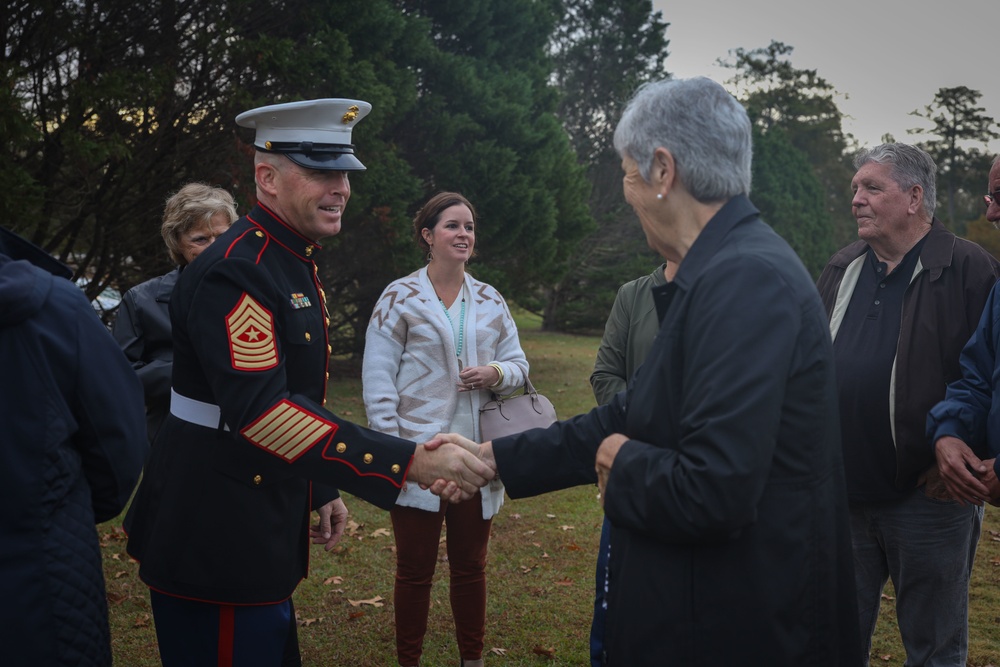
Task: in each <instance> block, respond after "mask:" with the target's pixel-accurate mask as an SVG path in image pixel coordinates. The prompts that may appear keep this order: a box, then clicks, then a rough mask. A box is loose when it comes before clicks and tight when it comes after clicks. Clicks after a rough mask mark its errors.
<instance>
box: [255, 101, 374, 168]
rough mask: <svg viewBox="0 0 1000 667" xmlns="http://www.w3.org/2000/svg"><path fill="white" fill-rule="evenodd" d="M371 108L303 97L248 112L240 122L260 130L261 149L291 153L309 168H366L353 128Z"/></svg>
mask: <svg viewBox="0 0 1000 667" xmlns="http://www.w3.org/2000/svg"><path fill="white" fill-rule="evenodd" d="M371 110H372V105H371V104H369V103H368V102H362V101H361V100H346V99H339V98H327V99H320V100H303V101H301V102H288V103H286V104H272V105H270V106H266V107H258V108H256V109H251V110H250V111H244V112H243V113H241V114H240V115H239V116H237V117H236V124H237V125H239V126H241V127H250V128H254V129H255V130H256V131H257V133H256V136H255V137H254V142H253V144H254V146H255V147H256V148H257V150H260V151H265V152H268V153H281V154H283V155H287V156H288V159H290V160H291V161H292V162H294V163H296V164H298V165H299V166H302V167H305V168H306V169H322V170H329V171H362V170H364V169H365V165H363V164H361V161H360V160H358V158H356V157H354V145H353V144H352V143H351V130H353V129H354V126H355V125H357V124H358V122H359V121H360V120H361V119H362V118H364V117H365V116H367V115H368V112H369V111H371Z"/></svg>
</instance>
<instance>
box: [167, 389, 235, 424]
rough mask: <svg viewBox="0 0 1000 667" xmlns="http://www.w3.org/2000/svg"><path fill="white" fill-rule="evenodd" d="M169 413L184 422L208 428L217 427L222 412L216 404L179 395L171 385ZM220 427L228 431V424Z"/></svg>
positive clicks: (220, 420)
mask: <svg viewBox="0 0 1000 667" xmlns="http://www.w3.org/2000/svg"><path fill="white" fill-rule="evenodd" d="M170 414H172V415H173V416H175V417H177V418H178V419H183V420H184V421H186V422H191V423H192V424H197V425H198V426H206V427H208V428H219V424H221V423H222V412H221V411H220V410H219V406H218V405H212V404H211V403H202V402H201V401H196V400H194V399H193V398H188V397H187V396H181V395H180V394H178V393H177V392H176V391H174V390H173V388H172V387H171V389H170ZM222 428H223V430H226V431H228V430H229V425H228V424H222Z"/></svg>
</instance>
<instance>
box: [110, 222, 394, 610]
mask: <svg viewBox="0 0 1000 667" xmlns="http://www.w3.org/2000/svg"><path fill="white" fill-rule="evenodd" d="M320 251H321V249H320V246H319V245H317V244H315V243H313V242H311V241H309V240H308V239H306V238H304V237H302V236H300V235H299V234H298V233H296V232H295V231H294V230H292V229H291V228H290V227H288V226H287V225H285V224H284V223H283V222H282V221H281V220H279V219H278V218H276V217H275V216H274V215H272V214H271V213H270V212H268V211H267V210H266V209H265V208H263V207H261V206H257V207H255V208H254V209H253V210H252V211H251V212H250V213H249V214H248V215H247V216H244V217H243V218H240V219H239V220H237V221H236V222H235V223H234V224H233V226H232V227H230V228H229V230H228V231H226V232H225V233H224V234H223V235H222V236H220V237H219V238H218V239H217V240H216V241H215V243H213V244H212V245H211V246H210V247H208V248H207V249H206V250H205V251H204V252H203V253H202V254H201V255H199V256H198V260H197V261H195V262H192V263H191V264H190V265H188V266H187V267H185V269H184V270H183V271H182V272H181V276H180V279H179V280H178V282H177V286H176V287H175V288H174V292H173V296H172V297H171V300H170V318H171V323H172V326H173V334H174V371H173V385H172V388H173V390H174V391H175V392H176V393H177V394H179V395H181V396H183V397H186V398H188V399H193V400H195V401H200V402H202V403H205V404H210V405H214V406H217V407H218V408H221V416H222V421H223V424H219V425H217V426H216V427H207V426H200V425H198V424H196V423H192V422H191V421H190V420H184V419H180V418H179V417H177V416H176V415H175V414H174V408H173V407H172V408H171V414H169V415H168V416H167V419H166V421H165V422H164V424H163V428H162V429H161V430H160V433H159V435H158V436H157V439H156V441H155V442H154V443H153V448H152V451H151V453H150V459H149V462H148V464H147V465H146V470H145V473H144V474H143V479H142V482H141V483H140V485H139V489H138V491H136V497H135V500H134V501H133V502H132V506H131V507H130V509H129V514H128V516H127V517H126V526H127V529H128V531H129V540H128V552H129V554H131V555H132V556H133V557H134V558H136V559H137V560H139V561H140V567H139V577H140V578H141V579H142V580H143V581H144V582H146V583H147V584H148V585H149V586H151V587H152V588H155V589H157V590H159V591H161V592H163V593H167V594H170V595H176V596H180V597H186V598H190V599H195V600H202V601H206V602H216V603H222V604H266V603H275V602H280V601H282V600H285V599H286V598H288V597H289V596H290V595H291V594H292V591H294V590H295V587H296V585H298V582H299V581H300V580H301V579H302V578H303V577H304V576H305V575H306V572H307V569H308V560H309V534H308V528H309V512H310V509H314V508H316V507H317V506H319V505H321V504H323V503H325V502H327V501H329V500H330V499H332V498H333V497H335V493H336V491H334V490H333V487H337V488H340V489H343V490H345V491H349V492H350V493H352V494H354V495H356V496H359V497H361V498H363V499H365V500H368V501H369V502H372V503H374V504H376V505H378V506H380V507H383V508H385V509H389V508H391V507H392V506H393V504H394V503H395V500H396V498H397V497H398V495H399V491H400V488H401V486H402V482H403V479H404V477H405V475H406V471H407V470H408V467H409V464H410V461H411V458H412V455H413V451H414V444H413V443H412V442H410V441H408V440H403V439H400V438H396V437H393V436H389V435H383V434H379V433H375V432H374V431H369V430H368V429H365V428H362V427H360V426H358V425H357V424H354V423H352V422H350V421H348V420H345V419H341V418H340V417H337V416H336V415H334V414H333V413H332V412H330V411H328V410H326V409H324V408H323V404H324V403H325V402H326V398H325V396H326V384H327V379H328V373H327V364H328V361H329V354H330V348H329V347H328V343H327V327H328V325H329V317H328V315H327V313H326V304H325V298H326V295H325V293H324V292H323V289H322V286H321V284H320V282H319V277H318V274H317V269H316V264H315V263H314V261H313V259H314V258H315V257H316V256H317V255H318V253H319V252H320ZM309 480H315V481H317V482H320V483H321V484H317V485H315V486H314V485H312V484H310V481H309Z"/></svg>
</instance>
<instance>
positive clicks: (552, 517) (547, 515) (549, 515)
mask: <svg viewBox="0 0 1000 667" xmlns="http://www.w3.org/2000/svg"><path fill="white" fill-rule="evenodd" d="M545 516H546V517H548V518H550V519H554V518H556V515H555V514H546V515H545Z"/></svg>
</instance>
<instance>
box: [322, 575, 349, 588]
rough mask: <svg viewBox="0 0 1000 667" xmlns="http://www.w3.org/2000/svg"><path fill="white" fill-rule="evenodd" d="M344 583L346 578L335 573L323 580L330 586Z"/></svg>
mask: <svg viewBox="0 0 1000 667" xmlns="http://www.w3.org/2000/svg"><path fill="white" fill-rule="evenodd" d="M342 583H344V578H343V577H341V576H340V575H334V576H332V577H327V578H326V579H324V580H323V584H324V585H326V586H329V585H330V584H342Z"/></svg>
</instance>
